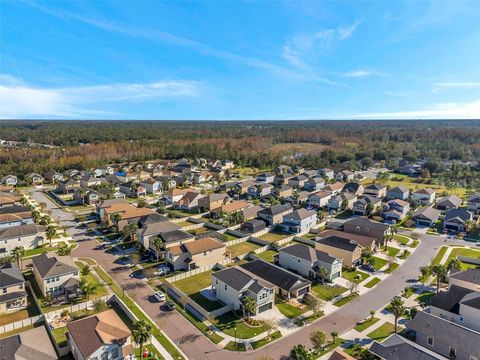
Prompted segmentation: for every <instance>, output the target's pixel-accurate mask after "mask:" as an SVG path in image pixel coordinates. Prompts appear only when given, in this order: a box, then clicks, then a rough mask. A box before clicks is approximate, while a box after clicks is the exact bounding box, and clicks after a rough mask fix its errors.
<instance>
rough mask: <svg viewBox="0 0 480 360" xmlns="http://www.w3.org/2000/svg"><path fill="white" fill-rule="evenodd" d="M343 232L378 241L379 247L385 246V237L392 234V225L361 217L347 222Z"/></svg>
mask: <svg viewBox="0 0 480 360" xmlns="http://www.w3.org/2000/svg"><path fill="white" fill-rule="evenodd" d="M343 230H344V231H345V232H349V233H352V234H359V235H365V236H369V237H373V238H375V239H377V244H378V246H381V245H383V244H384V242H385V237H386V236H390V233H391V228H390V225H388V224H383V223H380V222H378V221H374V220H370V219H367V218H361V217H359V218H354V219H350V220H348V221H346V222H345V223H344V225H343Z"/></svg>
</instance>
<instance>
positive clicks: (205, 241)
mask: <svg viewBox="0 0 480 360" xmlns="http://www.w3.org/2000/svg"><path fill="white" fill-rule="evenodd" d="M182 246H183V247H184V248H185V250H186V251H188V252H189V253H190V254H192V255H196V254H201V253H203V252H205V251H211V250H216V249H221V248H224V247H225V244H224V243H222V242H220V241H218V240H215V239H213V238H211V237H205V238H201V239H198V240H195V241H191V242H188V243H185V244H183V245H182Z"/></svg>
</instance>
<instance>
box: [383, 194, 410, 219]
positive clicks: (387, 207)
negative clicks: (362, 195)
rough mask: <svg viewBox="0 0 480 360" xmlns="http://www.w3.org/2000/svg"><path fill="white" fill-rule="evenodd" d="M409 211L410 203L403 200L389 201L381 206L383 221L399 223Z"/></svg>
mask: <svg viewBox="0 0 480 360" xmlns="http://www.w3.org/2000/svg"><path fill="white" fill-rule="evenodd" d="M409 211H410V203H408V202H407V201H405V200H400V199H395V200H390V201H388V202H387V203H385V204H384V205H383V212H382V217H383V218H384V219H385V220H393V221H397V222H398V221H400V220H402V219H403V218H405V216H407V214H408V212H409Z"/></svg>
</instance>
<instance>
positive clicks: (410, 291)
mask: <svg viewBox="0 0 480 360" xmlns="http://www.w3.org/2000/svg"><path fill="white" fill-rule="evenodd" d="M415 291H416V289H415V288H413V287H407V288H406V289H405V290H404V291H403V293H402V296H403V297H404V298H409V297H410V296H412V295H413V294H415Z"/></svg>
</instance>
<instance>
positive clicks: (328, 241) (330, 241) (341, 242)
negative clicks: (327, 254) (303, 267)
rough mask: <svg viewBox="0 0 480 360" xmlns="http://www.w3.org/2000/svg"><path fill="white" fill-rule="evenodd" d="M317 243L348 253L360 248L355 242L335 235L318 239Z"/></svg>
mask: <svg viewBox="0 0 480 360" xmlns="http://www.w3.org/2000/svg"><path fill="white" fill-rule="evenodd" d="M317 242H318V243H319V244H323V245H327V246H331V247H335V248H338V249H342V250H346V251H350V252H353V251H355V249H356V248H357V247H359V246H360V245H359V244H358V243H357V242H356V241H353V240H349V239H346V238H343V237H339V236H336V235H332V236H328V237H326V238H323V239H318V240H317Z"/></svg>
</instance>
